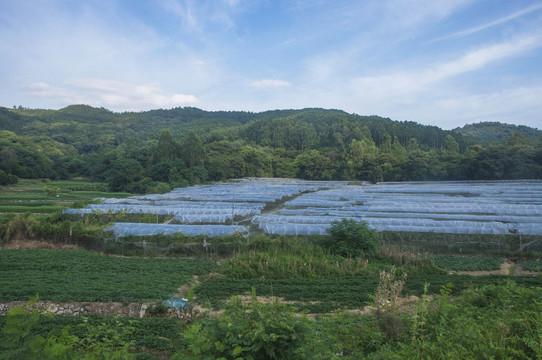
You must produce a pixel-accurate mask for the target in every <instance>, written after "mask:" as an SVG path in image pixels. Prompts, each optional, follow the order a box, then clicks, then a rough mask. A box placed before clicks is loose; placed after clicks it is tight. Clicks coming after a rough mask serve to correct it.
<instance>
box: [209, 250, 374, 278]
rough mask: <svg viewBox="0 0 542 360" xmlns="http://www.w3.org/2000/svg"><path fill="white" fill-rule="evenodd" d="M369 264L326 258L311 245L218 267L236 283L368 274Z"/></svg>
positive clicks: (251, 254) (245, 255)
mask: <svg viewBox="0 0 542 360" xmlns="http://www.w3.org/2000/svg"><path fill="white" fill-rule="evenodd" d="M367 265H368V261H367V260H364V259H362V258H344V257H342V256H338V255H330V254H326V253H325V252H324V251H323V250H322V249H320V248H318V247H315V246H311V245H310V244H307V245H304V246H300V247H298V248H295V247H292V248H289V249H288V248H282V247H281V248H279V247H276V248H274V249H270V250H267V251H245V252H241V253H237V254H235V255H234V256H233V257H232V258H231V259H229V260H228V261H226V262H224V263H222V264H221V265H220V269H219V271H220V273H221V274H223V275H225V276H228V277H231V278H236V279H250V278H261V279H286V278H288V279H292V278H307V279H321V278H325V277H339V276H352V275H360V274H367V273H368V270H367Z"/></svg>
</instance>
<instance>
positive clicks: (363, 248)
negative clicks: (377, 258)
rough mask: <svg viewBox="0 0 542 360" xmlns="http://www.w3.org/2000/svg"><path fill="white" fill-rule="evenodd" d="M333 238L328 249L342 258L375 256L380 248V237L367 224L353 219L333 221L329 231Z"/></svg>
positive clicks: (328, 242)
mask: <svg viewBox="0 0 542 360" xmlns="http://www.w3.org/2000/svg"><path fill="white" fill-rule="evenodd" d="M328 232H329V233H330V235H331V238H330V239H329V240H327V247H328V248H329V249H330V250H331V252H333V253H334V254H337V255H342V256H374V255H375V254H376V253H377V251H378V248H379V244H380V241H379V237H378V235H377V234H376V232H375V231H374V230H372V229H370V228H369V227H368V226H367V224H366V223H365V222H357V221H355V220H352V219H341V220H337V221H333V222H332V223H331V228H329V229H328Z"/></svg>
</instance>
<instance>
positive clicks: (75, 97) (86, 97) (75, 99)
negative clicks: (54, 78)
mask: <svg viewBox="0 0 542 360" xmlns="http://www.w3.org/2000/svg"><path fill="white" fill-rule="evenodd" d="M27 91H28V92H29V93H30V94H31V95H34V96H38V97H48V98H55V99H58V100H59V101H62V102H63V103H64V105H69V104H88V105H91V106H103V107H106V108H108V109H111V110H117V111H127V110H128V111H130V110H131V111H140V110H149V109H153V108H171V107H176V106H187V105H195V104H197V103H198V99H197V98H196V96H194V95H186V94H178V93H173V94H166V93H165V91H164V90H163V89H162V87H161V86H160V84H157V83H151V84H139V85H134V84H130V83H125V82H121V81H113V80H104V79H96V78H71V79H68V80H66V81H64V82H63V83H62V84H60V85H57V86H53V85H50V84H46V83H43V82H41V83H34V84H31V85H30V86H28V88H27Z"/></svg>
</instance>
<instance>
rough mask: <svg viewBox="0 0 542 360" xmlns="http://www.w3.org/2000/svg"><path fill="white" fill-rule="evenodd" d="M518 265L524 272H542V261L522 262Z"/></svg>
mask: <svg viewBox="0 0 542 360" xmlns="http://www.w3.org/2000/svg"><path fill="white" fill-rule="evenodd" d="M518 264H519V265H520V266H521V267H522V268H523V270H528V271H542V261H541V260H520V261H519V262H518Z"/></svg>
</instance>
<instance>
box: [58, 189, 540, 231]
mask: <svg viewBox="0 0 542 360" xmlns="http://www.w3.org/2000/svg"><path fill="white" fill-rule="evenodd" d="M91 212H125V213H145V214H148V213H150V214H159V215H170V216H172V218H171V219H170V220H169V223H168V224H167V226H166V224H164V225H163V226H150V225H145V224H140V225H138V226H135V225H133V224H132V225H123V224H117V225H115V226H114V227H112V228H111V230H112V231H114V232H115V235H116V236H117V237H121V236H125V235H152V234H156V233H173V232H182V233H185V234H190V235H194V234H203V235H208V236H214V235H217V234H218V235H226V234H228V233H229V234H231V233H235V232H241V233H243V232H246V231H248V229H246V228H240V227H239V225H233V224H235V223H237V224H241V226H245V225H243V224H246V223H248V222H249V221H250V222H251V223H252V224H253V225H254V226H256V227H257V228H258V229H260V230H261V231H263V232H265V233H268V234H283V235H327V229H329V227H330V226H331V223H332V222H333V221H336V220H340V219H343V218H348V219H354V220H356V221H365V222H367V224H368V225H369V227H371V228H373V229H375V230H376V231H391V232H395V231H401V232H434V233H450V234H488V235H534V236H538V235H542V181H540V180H530V181H492V182H479V181H457V182H450V181H448V182H406V183H378V184H375V185H350V184H348V183H346V182H332V181H326V182H319V181H302V180H289V179H243V180H239V181H232V182H228V183H219V184H214V185H205V186H193V187H189V188H182V189H176V190H174V191H172V192H170V193H167V194H163V195H145V196H135V197H131V198H127V199H103V201H102V203H100V204H93V205H89V207H88V208H87V209H69V210H67V211H66V213H75V214H81V215H82V216H84V215H85V214H88V213H91ZM175 224H182V226H181V225H175ZM198 225H205V226H203V227H202V226H199V227H194V226H198ZM216 226H220V227H216Z"/></svg>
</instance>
